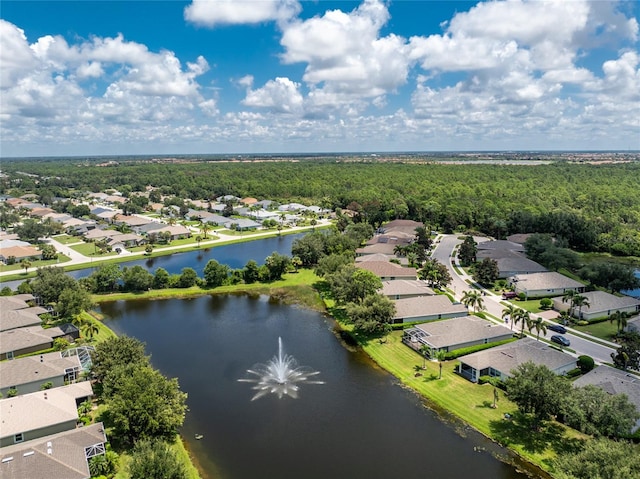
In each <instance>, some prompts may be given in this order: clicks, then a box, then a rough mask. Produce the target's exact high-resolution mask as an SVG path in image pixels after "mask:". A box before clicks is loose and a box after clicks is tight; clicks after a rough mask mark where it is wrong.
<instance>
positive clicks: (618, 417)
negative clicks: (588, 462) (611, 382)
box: [563, 384, 640, 437]
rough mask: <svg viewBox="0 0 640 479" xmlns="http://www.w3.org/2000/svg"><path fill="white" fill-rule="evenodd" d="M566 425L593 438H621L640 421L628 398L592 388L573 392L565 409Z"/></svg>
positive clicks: (577, 389)
mask: <svg viewBox="0 0 640 479" xmlns="http://www.w3.org/2000/svg"><path fill="white" fill-rule="evenodd" d="M563 415H564V420H565V422H566V423H567V424H568V425H569V426H571V427H572V428H574V429H577V430H579V431H581V432H584V433H586V434H591V435H596V436H598V435H600V436H606V437H622V436H626V435H629V434H631V429H632V428H633V426H635V424H636V421H637V420H638V419H640V413H639V412H638V410H637V409H636V407H635V405H634V404H633V403H631V402H629V398H628V397H627V396H626V395H625V394H609V393H607V392H606V391H605V390H604V389H602V388H599V387H597V386H593V385H591V384H589V385H587V386H584V387H578V388H573V389H572V390H571V393H570V395H569V396H568V397H567V399H566V402H565V404H564V405H563Z"/></svg>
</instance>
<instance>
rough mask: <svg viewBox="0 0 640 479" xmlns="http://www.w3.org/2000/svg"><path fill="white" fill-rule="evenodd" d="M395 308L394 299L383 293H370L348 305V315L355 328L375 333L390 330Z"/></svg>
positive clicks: (366, 332)
mask: <svg viewBox="0 0 640 479" xmlns="http://www.w3.org/2000/svg"><path fill="white" fill-rule="evenodd" d="M395 310H396V308H395V305H394V304H393V301H391V300H390V299H389V298H387V297H386V296H383V295H381V294H369V295H368V296H366V297H365V298H364V299H363V300H362V301H358V302H351V303H347V305H346V312H347V316H348V317H349V320H350V321H351V322H352V323H353V326H354V329H355V330H356V331H358V332H361V333H364V334H373V335H378V334H385V333H387V332H388V331H390V329H391V322H392V320H393V317H394V315H395Z"/></svg>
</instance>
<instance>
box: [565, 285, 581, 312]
mask: <svg viewBox="0 0 640 479" xmlns="http://www.w3.org/2000/svg"><path fill="white" fill-rule="evenodd" d="M576 296H578V292H577V291H576V290H575V289H568V290H567V291H565V292H564V294H563V295H562V302H563V303H569V316H570V317H573V300H574V299H575V297H576Z"/></svg>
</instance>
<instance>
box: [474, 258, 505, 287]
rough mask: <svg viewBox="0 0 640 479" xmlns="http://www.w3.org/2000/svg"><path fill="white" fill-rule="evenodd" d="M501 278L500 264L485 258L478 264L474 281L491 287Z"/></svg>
mask: <svg viewBox="0 0 640 479" xmlns="http://www.w3.org/2000/svg"><path fill="white" fill-rule="evenodd" d="M499 276H500V270H499V269H498V262H497V261H496V260H494V259H491V258H485V259H483V260H482V261H481V262H480V263H478V264H476V267H475V272H474V274H473V279H474V280H476V281H477V282H478V283H480V284H484V285H490V284H493V283H494V282H495V281H496V280H497V279H498V277H499Z"/></svg>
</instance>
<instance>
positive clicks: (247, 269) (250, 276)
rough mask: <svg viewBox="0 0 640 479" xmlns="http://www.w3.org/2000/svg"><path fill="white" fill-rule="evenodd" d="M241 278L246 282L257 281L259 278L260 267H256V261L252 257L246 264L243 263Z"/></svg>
mask: <svg viewBox="0 0 640 479" xmlns="http://www.w3.org/2000/svg"><path fill="white" fill-rule="evenodd" d="M242 279H243V281H244V282H245V283H247V284H251V283H255V282H256V281H258V280H259V279H260V268H259V267H258V263H256V262H255V261H254V260H252V259H250V260H249V261H247V264H245V265H244V268H243V269H242Z"/></svg>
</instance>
